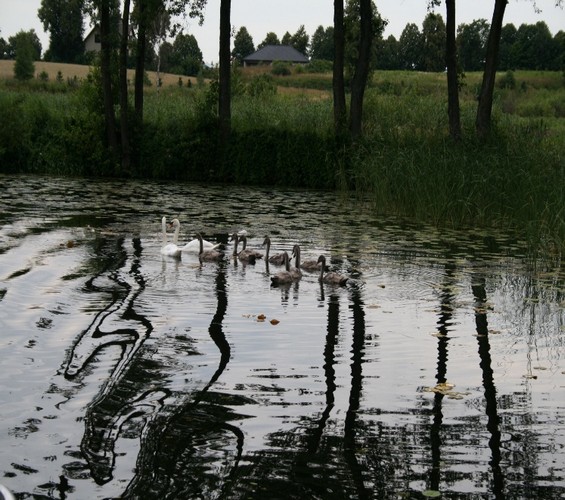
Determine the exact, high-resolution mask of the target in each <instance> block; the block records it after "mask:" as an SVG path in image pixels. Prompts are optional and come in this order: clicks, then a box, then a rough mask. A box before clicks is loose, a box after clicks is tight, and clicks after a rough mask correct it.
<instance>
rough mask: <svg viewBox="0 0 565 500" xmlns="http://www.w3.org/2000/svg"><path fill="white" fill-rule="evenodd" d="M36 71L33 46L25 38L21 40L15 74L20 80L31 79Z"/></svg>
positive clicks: (17, 52)
mask: <svg viewBox="0 0 565 500" xmlns="http://www.w3.org/2000/svg"><path fill="white" fill-rule="evenodd" d="M34 73H35V64H33V47H32V46H31V44H30V43H29V41H27V40H25V39H23V40H21V41H20V42H19V45H18V47H17V51H16V62H15V64H14V76H15V77H16V79H18V80H31V79H32V78H33V74H34Z"/></svg>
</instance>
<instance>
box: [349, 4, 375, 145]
mask: <svg viewBox="0 0 565 500" xmlns="http://www.w3.org/2000/svg"><path fill="white" fill-rule="evenodd" d="M359 14H360V34H359V52H358V58H357V63H356V65H355V73H354V75H353V78H352V80H351V108H350V110H349V132H350V133H351V137H352V138H357V137H359V136H360V135H361V130H362V117H363V96H364V95H365V87H366V85H367V78H368V77H369V63H370V56H371V42H372V38H373V26H372V9H371V0H360V1H359Z"/></svg>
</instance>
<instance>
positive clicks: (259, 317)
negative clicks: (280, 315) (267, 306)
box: [257, 314, 267, 321]
mask: <svg viewBox="0 0 565 500" xmlns="http://www.w3.org/2000/svg"><path fill="white" fill-rule="evenodd" d="M257 319H258V320H260V321H265V320H266V319H267V316H265V315H264V314H259V316H257Z"/></svg>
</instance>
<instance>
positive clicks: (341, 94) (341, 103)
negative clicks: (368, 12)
mask: <svg viewBox="0 0 565 500" xmlns="http://www.w3.org/2000/svg"><path fill="white" fill-rule="evenodd" d="M344 66H345V29H344V25H343V0H334V63H333V81H332V88H333V98H334V102H333V105H334V131H335V135H336V138H338V139H340V138H342V137H343V136H344V135H345V130H346V120H347V110H346V105H345V80H344V76H343V71H344Z"/></svg>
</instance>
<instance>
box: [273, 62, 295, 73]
mask: <svg viewBox="0 0 565 500" xmlns="http://www.w3.org/2000/svg"><path fill="white" fill-rule="evenodd" d="M271 73H272V74H273V75H276V76H288V75H290V74H291V71H290V66H289V65H288V63H285V62H283V61H274V62H273V68H272V69H271Z"/></svg>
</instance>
